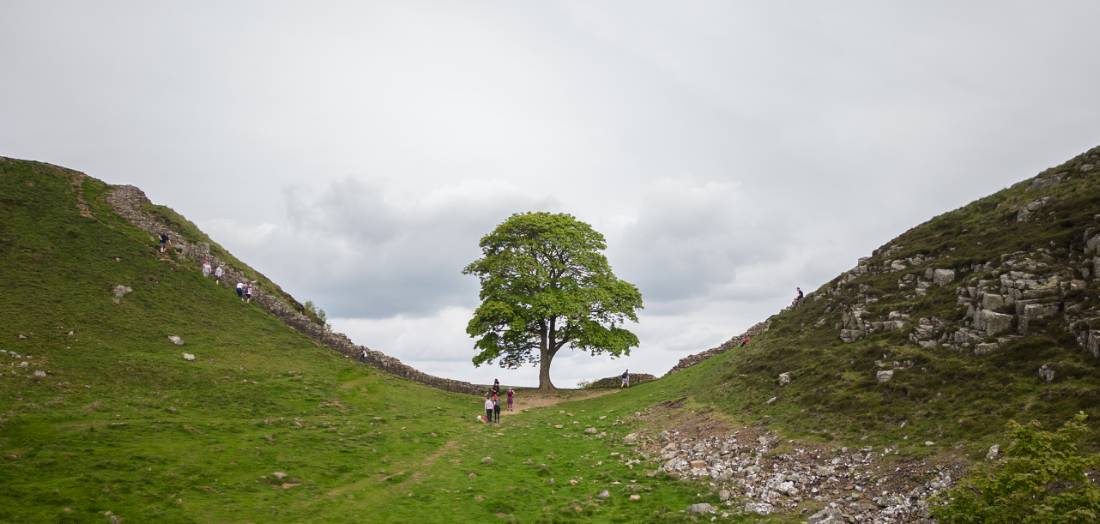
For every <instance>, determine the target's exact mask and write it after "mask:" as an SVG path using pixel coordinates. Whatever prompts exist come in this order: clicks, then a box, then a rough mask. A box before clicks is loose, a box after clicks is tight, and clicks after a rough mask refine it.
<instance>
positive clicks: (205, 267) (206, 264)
mask: <svg viewBox="0 0 1100 524" xmlns="http://www.w3.org/2000/svg"><path fill="white" fill-rule="evenodd" d="M208 276H210V261H209V260H203V261H202V277H203V278H206V277H208Z"/></svg>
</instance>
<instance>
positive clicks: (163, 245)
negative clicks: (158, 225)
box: [160, 231, 168, 253]
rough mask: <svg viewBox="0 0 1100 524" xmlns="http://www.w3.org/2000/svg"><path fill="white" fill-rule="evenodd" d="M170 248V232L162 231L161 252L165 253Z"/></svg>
mask: <svg viewBox="0 0 1100 524" xmlns="http://www.w3.org/2000/svg"><path fill="white" fill-rule="evenodd" d="M167 250H168V233H166V232H164V231H161V232H160V252H161V253H164V252H165V251H167Z"/></svg>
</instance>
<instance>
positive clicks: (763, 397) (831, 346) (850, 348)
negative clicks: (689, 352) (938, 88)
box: [685, 148, 1100, 454]
mask: <svg viewBox="0 0 1100 524" xmlns="http://www.w3.org/2000/svg"><path fill="white" fill-rule="evenodd" d="M1098 273H1100V148H1094V149H1092V150H1090V151H1089V152H1087V153H1084V154H1082V155H1080V156H1078V157H1076V158H1074V159H1072V160H1070V161H1068V162H1065V163H1064V164H1061V165H1059V166H1056V167H1053V168H1050V169H1048V170H1046V171H1044V172H1043V173H1041V174H1039V175H1038V176H1036V177H1034V178H1031V179H1028V180H1024V181H1022V182H1020V183H1017V184H1015V185H1013V186H1012V187H1010V188H1007V189H1005V190H1002V191H999V192H997V193H995V194H993V195H990V196H988V197H985V198H982V199H980V200H978V201H976V202H973V203H971V204H969V205H967V206H965V207H962V208H960V209H957V210H955V211H951V212H948V213H945V214H943V215H940V216H938V217H935V218H933V219H932V220H930V221H928V222H926V223H924V224H921V225H920V226H917V227H914V228H913V229H911V230H909V231H907V232H905V233H904V234H902V235H901V236H899V237H898V238H896V239H894V240H892V241H890V242H889V243H887V244H886V245H884V246H882V247H881V248H879V249H877V250H875V252H874V253H872V254H871V255H870V256H868V257H866V258H861V259H860V260H859V262H858V264H857V266H856V267H855V268H853V269H852V270H850V271H847V272H845V273H844V274H842V275H840V276H838V277H837V278H835V279H833V280H832V281H830V282H829V283H827V284H825V285H824V286H822V287H821V288H820V289H818V290H816V291H814V292H813V293H810V294H808V295H807V296H806V299H805V300H804V302H803V303H802V304H801V305H800V306H798V307H794V308H789V309H787V310H785V311H783V312H782V313H780V314H777V315H775V316H773V317H772V318H770V319H769V320H768V321H767V322H766V323H763V324H761V326H759V327H758V328H757V331H758V332H760V333H759V334H758V335H757V336H755V337H754V338H753V339H752V342H751V343H750V344H749V345H748V346H747V347H745V348H738V347H736V346H737V344H734V343H732V342H733V341H731V342H730V343H727V344H725V345H723V346H722V347H721V348H716V350H712V352H711V354H717V355H718V356H717V357H715V358H713V360H715V361H716V362H715V363H714V365H712V366H709V367H708V370H706V372H705V373H699V375H704V376H696V377H695V380H697V381H699V382H700V384H701V385H704V386H706V387H704V388H701V391H699V392H698V397H699V398H700V399H705V400H707V401H708V402H712V403H713V404H714V405H716V406H720V407H722V409H723V410H725V411H727V412H730V413H736V414H738V415H739V416H742V417H746V418H751V419H753V420H761V421H769V422H771V423H773V424H777V425H778V426H780V427H784V428H786V429H787V430H788V431H791V432H793V433H799V434H803V435H807V436H814V437H816V438H820V439H825V440H830V439H834V438H839V439H842V440H846V441H849V442H851V441H858V442H876V443H892V444H900V445H902V446H905V445H906V444H907V443H908V445H913V443H918V445H917V447H926V448H929V451H931V450H932V449H940V448H945V447H948V448H949V447H954V446H956V445H963V444H966V446H964V447H967V449H969V450H970V451H973V452H974V453H975V454H976V453H977V450H978V449H979V448H980V444H982V443H983V442H985V441H986V439H988V438H990V437H991V435H993V434H995V433H997V432H999V431H1000V430H1001V429H1003V427H1004V424H1005V422H1006V421H1007V420H1009V419H1019V420H1030V419H1037V420H1040V421H1044V422H1049V423H1054V422H1060V421H1063V420H1066V419H1067V418H1068V417H1069V416H1070V415H1071V414H1072V413H1075V412H1077V411H1085V412H1086V413H1089V414H1090V415H1092V417H1093V419H1094V420H1095V419H1096V417H1100V277H1098ZM696 360H697V359H696ZM691 363H692V361H690V360H689V361H686V362H685V365H690V364H691ZM689 370H690V368H689ZM1091 438H1092V441H1093V443H1094V444H1100V433H1097V432H1095V431H1094V432H1093V434H1092V436H1091ZM926 442H927V443H928V445H927V446H925V445H924V443H926Z"/></svg>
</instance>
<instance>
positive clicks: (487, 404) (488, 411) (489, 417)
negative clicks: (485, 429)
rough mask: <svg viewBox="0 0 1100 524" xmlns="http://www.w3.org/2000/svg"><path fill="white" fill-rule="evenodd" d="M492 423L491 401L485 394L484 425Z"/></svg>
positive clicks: (486, 393) (487, 393)
mask: <svg viewBox="0 0 1100 524" xmlns="http://www.w3.org/2000/svg"><path fill="white" fill-rule="evenodd" d="M492 421H493V399H492V398H490V397H489V392H485V423H489V422H492Z"/></svg>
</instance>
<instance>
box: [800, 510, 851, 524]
mask: <svg viewBox="0 0 1100 524" xmlns="http://www.w3.org/2000/svg"><path fill="white" fill-rule="evenodd" d="M843 522H845V520H844V516H843V515H841V514H840V512H839V511H837V510H835V509H833V508H825V509H823V510H821V511H818V512H817V513H814V514H813V515H810V518H808V519H806V524H840V523H843Z"/></svg>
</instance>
